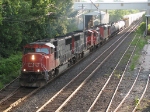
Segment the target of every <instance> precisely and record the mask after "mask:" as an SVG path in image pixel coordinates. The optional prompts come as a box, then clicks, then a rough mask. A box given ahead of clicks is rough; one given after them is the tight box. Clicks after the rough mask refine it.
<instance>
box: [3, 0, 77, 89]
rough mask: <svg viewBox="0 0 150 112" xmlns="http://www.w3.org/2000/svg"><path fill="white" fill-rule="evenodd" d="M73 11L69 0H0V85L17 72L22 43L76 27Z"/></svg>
mask: <svg viewBox="0 0 150 112" xmlns="http://www.w3.org/2000/svg"><path fill="white" fill-rule="evenodd" d="M72 12H73V11H72V1H70V0H63V1H60V0H0V88H1V87H2V86H3V85H5V84H6V83H8V82H10V81H11V80H12V79H14V78H15V77H17V76H18V75H19V73H18V72H19V71H20V68H21V57H22V56H21V54H20V53H19V54H18V51H22V48H23V46H24V45H25V44H27V43H29V42H32V41H35V40H38V39H42V38H53V37H54V36H57V35H62V34H65V33H67V32H68V31H72V30H75V29H76V27H75V22H74V18H72V17H74V16H75V15H76V13H72ZM68 17H69V19H68ZM70 18H71V19H70ZM70 23H71V24H70ZM68 29H69V30H68Z"/></svg>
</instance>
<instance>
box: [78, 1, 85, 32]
mask: <svg viewBox="0 0 150 112" xmlns="http://www.w3.org/2000/svg"><path fill="white" fill-rule="evenodd" d="M79 7H81V9H82V18H83V30H84V14H83V9H84V7H85V6H84V5H83V4H82V6H79Z"/></svg>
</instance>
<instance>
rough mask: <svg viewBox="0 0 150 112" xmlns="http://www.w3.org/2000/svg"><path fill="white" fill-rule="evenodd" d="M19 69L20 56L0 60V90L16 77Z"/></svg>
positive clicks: (18, 54)
mask: <svg viewBox="0 0 150 112" xmlns="http://www.w3.org/2000/svg"><path fill="white" fill-rule="evenodd" d="M20 69H21V54H20V53H17V55H12V56H10V57H9V58H7V59H1V60H0V89H1V88H2V87H3V86H4V85H5V84H7V83H9V82H10V81H11V80H13V79H14V78H16V77H18V75H19V74H20Z"/></svg>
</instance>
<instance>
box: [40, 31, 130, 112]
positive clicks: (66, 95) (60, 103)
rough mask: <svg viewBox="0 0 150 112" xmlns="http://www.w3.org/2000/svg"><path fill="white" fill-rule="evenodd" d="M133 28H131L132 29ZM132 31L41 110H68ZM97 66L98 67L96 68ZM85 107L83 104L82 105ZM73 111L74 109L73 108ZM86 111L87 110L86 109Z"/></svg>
mask: <svg viewBox="0 0 150 112" xmlns="http://www.w3.org/2000/svg"><path fill="white" fill-rule="evenodd" d="M130 30H131V29H130ZM129 34H130V33H129V32H128V33H126V34H124V36H122V37H121V38H119V39H118V41H116V42H115V43H114V44H113V45H112V46H110V47H109V48H108V49H107V50H105V51H104V52H103V53H102V54H101V55H100V56H99V57H97V58H96V59H95V60H94V61H93V62H92V63H91V64H90V65H88V66H87V67H86V68H85V69H84V70H83V71H82V72H80V73H79V74H78V75H77V76H76V77H75V78H74V79H73V80H71V81H70V82H69V83H68V84H67V85H66V86H64V87H63V88H62V89H61V90H60V91H59V92H58V93H56V94H55V95H54V96H53V97H52V98H51V99H49V100H48V101H47V102H46V103H45V104H44V105H43V106H41V107H40V108H39V109H38V110H37V112H39V111H52V112H53V111H58V112H59V111H66V110H65V108H67V106H68V105H70V103H69V102H70V101H72V99H73V98H74V97H75V96H76V95H77V93H78V92H79V91H80V89H81V88H83V86H85V85H86V83H87V82H88V81H90V78H91V77H93V75H94V74H95V72H97V70H98V69H99V68H100V67H101V66H102V65H103V64H104V62H105V61H107V59H108V58H109V57H110V56H111V55H112V54H113V53H114V51H115V50H116V49H118V47H119V46H120V45H121V44H122V43H123V42H124V40H125V39H126V38H127V36H128V35H129ZM95 68H96V69H95ZM68 103H69V104H68ZM82 108H83V105H82ZM71 111H72V110H71ZM84 111H85V110H84Z"/></svg>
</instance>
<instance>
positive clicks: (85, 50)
mask: <svg viewBox="0 0 150 112" xmlns="http://www.w3.org/2000/svg"><path fill="white" fill-rule="evenodd" d="M124 26H125V23H124V21H119V22H117V23H114V24H111V25H98V26H96V27H94V28H91V29H88V30H85V31H74V32H71V33H68V34H66V35H64V36H58V37H55V38H53V39H43V40H38V41H36V42H32V43H29V44H27V45H25V46H24V52H23V57H22V69H21V75H20V85H21V86H29V87H40V86H43V85H45V84H46V83H47V82H48V81H49V80H51V79H53V78H54V77H56V76H58V75H59V74H60V73H62V72H63V71H64V70H66V69H67V68H68V67H69V66H71V65H72V64H74V63H76V62H77V61H78V60H79V59H80V58H83V57H85V56H86V55H88V54H89V52H91V51H92V50H93V49H94V48H97V47H98V46H99V45H100V44H102V43H103V42H104V41H106V40H108V39H109V38H110V37H113V36H114V35H116V34H117V33H118V32H119V31H121V30H122V29H124Z"/></svg>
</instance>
